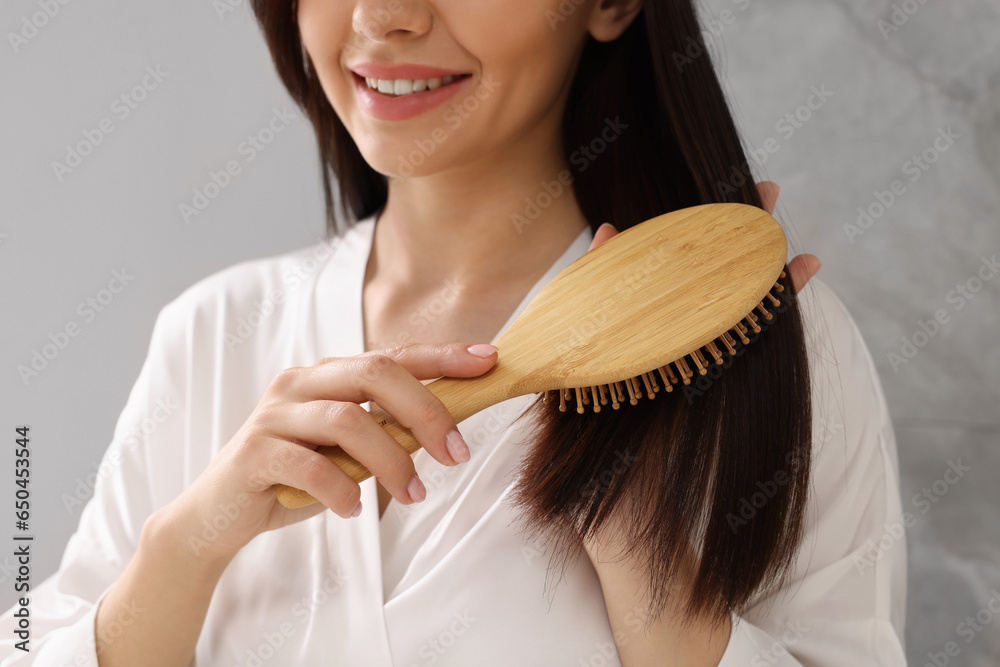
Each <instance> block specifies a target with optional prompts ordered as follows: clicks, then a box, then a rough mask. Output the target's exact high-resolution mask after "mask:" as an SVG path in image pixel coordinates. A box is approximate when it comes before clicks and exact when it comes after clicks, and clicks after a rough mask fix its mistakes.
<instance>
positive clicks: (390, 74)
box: [348, 63, 468, 80]
mask: <svg viewBox="0 0 1000 667" xmlns="http://www.w3.org/2000/svg"><path fill="white" fill-rule="evenodd" d="M348 69H350V70H351V71H352V72H354V73H355V74H357V75H358V76H360V77H362V78H371V79H383V80H389V79H411V80H413V79H435V78H439V77H443V76H457V75H461V74H468V72H462V71H459V70H454V69H443V68H441V67H432V66H430V65H416V64H412V63H401V64H398V65H380V64H377V63H357V64H354V65H351V66H350V67H348Z"/></svg>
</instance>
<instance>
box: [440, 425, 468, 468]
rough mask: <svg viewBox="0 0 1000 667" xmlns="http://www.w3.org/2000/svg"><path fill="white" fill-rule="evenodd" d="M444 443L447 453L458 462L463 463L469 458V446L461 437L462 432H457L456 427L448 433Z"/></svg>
mask: <svg viewBox="0 0 1000 667" xmlns="http://www.w3.org/2000/svg"><path fill="white" fill-rule="evenodd" d="M445 444H446V445H447V446H448V453H449V454H451V458H453V459H455V460H456V461H458V462H459V463H465V462H466V461H468V460H469V446H468V445H467V444H465V440H464V439H463V438H462V434H461V433H459V432H458V429H452V430H451V432H450V433H448V437H447V438H446V439H445Z"/></svg>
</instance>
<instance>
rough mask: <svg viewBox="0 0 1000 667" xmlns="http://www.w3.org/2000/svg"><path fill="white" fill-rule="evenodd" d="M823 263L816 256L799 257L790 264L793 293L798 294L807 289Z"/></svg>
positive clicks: (789, 271)
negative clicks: (806, 286) (807, 285)
mask: <svg viewBox="0 0 1000 667" xmlns="http://www.w3.org/2000/svg"><path fill="white" fill-rule="evenodd" d="M821 266H823V263H822V262H820V261H819V258H818V257H816V255H798V256H797V257H795V258H794V259H793V260H792V261H790V262H789V263H788V273H789V274H790V277H791V279H792V291H793V292H795V293H796V294H798V293H799V291H800V290H801V289H802V288H803V287H805V285H806V283H807V282H809V279H810V278H812V277H813V276H814V275H816V272H817V271H819V269H820V267H821Z"/></svg>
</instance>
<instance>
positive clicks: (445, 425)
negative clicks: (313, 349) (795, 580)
mask: <svg viewBox="0 0 1000 667" xmlns="http://www.w3.org/2000/svg"><path fill="white" fill-rule="evenodd" d="M419 347H430V346H419ZM445 347H447V346H445ZM491 356H492V357H493V359H492V360H491V359H485V360H484V359H480V360H479V365H480V366H482V365H483V364H484V362H485V365H487V366H490V365H492V363H493V361H494V360H495V357H496V353H495V352H494V353H491ZM406 361H407V360H406V359H405V357H404V362H406ZM410 367H411V368H416V369H417V370H420V371H423V372H424V373H429V374H430V373H440V371H442V370H445V371H450V370H452V368H451V367H450V366H449V365H448V364H444V365H440V366H439V365H437V364H435V363H434V362H433V361H431V362H428V361H426V360H423V361H421V360H419V359H418V360H416V361H414V360H412V359H411V360H410ZM476 374H478V373H470V375H476ZM294 383H295V384H294V386H292V387H287V388H285V389H284V392H285V395H286V396H287V397H292V398H293V399H294V398H298V400H299V401H300V402H306V401H314V400H331V401H350V402H353V403H364V402H365V401H375V402H377V403H378V404H379V406H380V407H381V408H382V409H383V410H385V411H386V412H388V413H389V414H391V415H392V416H393V417H394V418H395V419H396V421H397V422H399V424H400V425H401V426H404V427H406V428H408V429H410V430H411V431H412V432H413V436H414V437H415V438H416V439H417V442H419V443H420V446H421V447H423V448H424V449H426V450H427V452H428V453H429V454H430V455H431V456H433V457H434V458H435V459H437V460H438V461H440V462H441V463H443V464H444V465H449V466H451V465H455V464H456V463H460V462H462V461H466V460H468V457H467V456H464V454H467V445H466V446H465V448H464V449H463V448H462V445H463V444H464V441H462V440H461V435H458V440H455V439H454V438H455V436H452V438H453V441H452V444H453V448H454V449H455V453H454V454H453V453H452V452H451V449H452V448H449V447H448V435H449V433H451V431H455V433H456V434H457V433H458V428H457V426H456V424H455V419H454V417H452V416H451V413H449V412H448V410H447V408H445V406H444V404H443V403H442V402H441V401H440V399H438V397H437V396H435V395H434V394H433V393H431V391H430V390H429V389H428V388H427V387H426V386H425V385H424V384H422V383H421V382H420V380H418V379H416V378H415V377H414V376H413V374H412V372H411V371H409V370H407V368H405V367H404V365H403V364H402V363H399V362H397V361H395V360H394V359H391V358H389V357H388V356H385V355H382V354H363V355H358V356H355V357H344V358H342V359H338V360H336V361H331V362H329V363H324V364H317V365H316V366H311V367H309V368H305V369H297V372H296V374H295V378H294ZM455 445H457V448H455Z"/></svg>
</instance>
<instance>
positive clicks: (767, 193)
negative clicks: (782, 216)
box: [757, 181, 781, 214]
mask: <svg viewBox="0 0 1000 667" xmlns="http://www.w3.org/2000/svg"><path fill="white" fill-rule="evenodd" d="M780 192H781V187H780V186H779V185H778V184H777V183H775V182H774V181H761V182H760V183H758V184H757V193H758V194H759V195H760V200H761V204H762V205H763V207H764V210H765V211H767V212H768V213H771V214H773V213H774V204H775V202H777V201H778V193H780Z"/></svg>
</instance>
